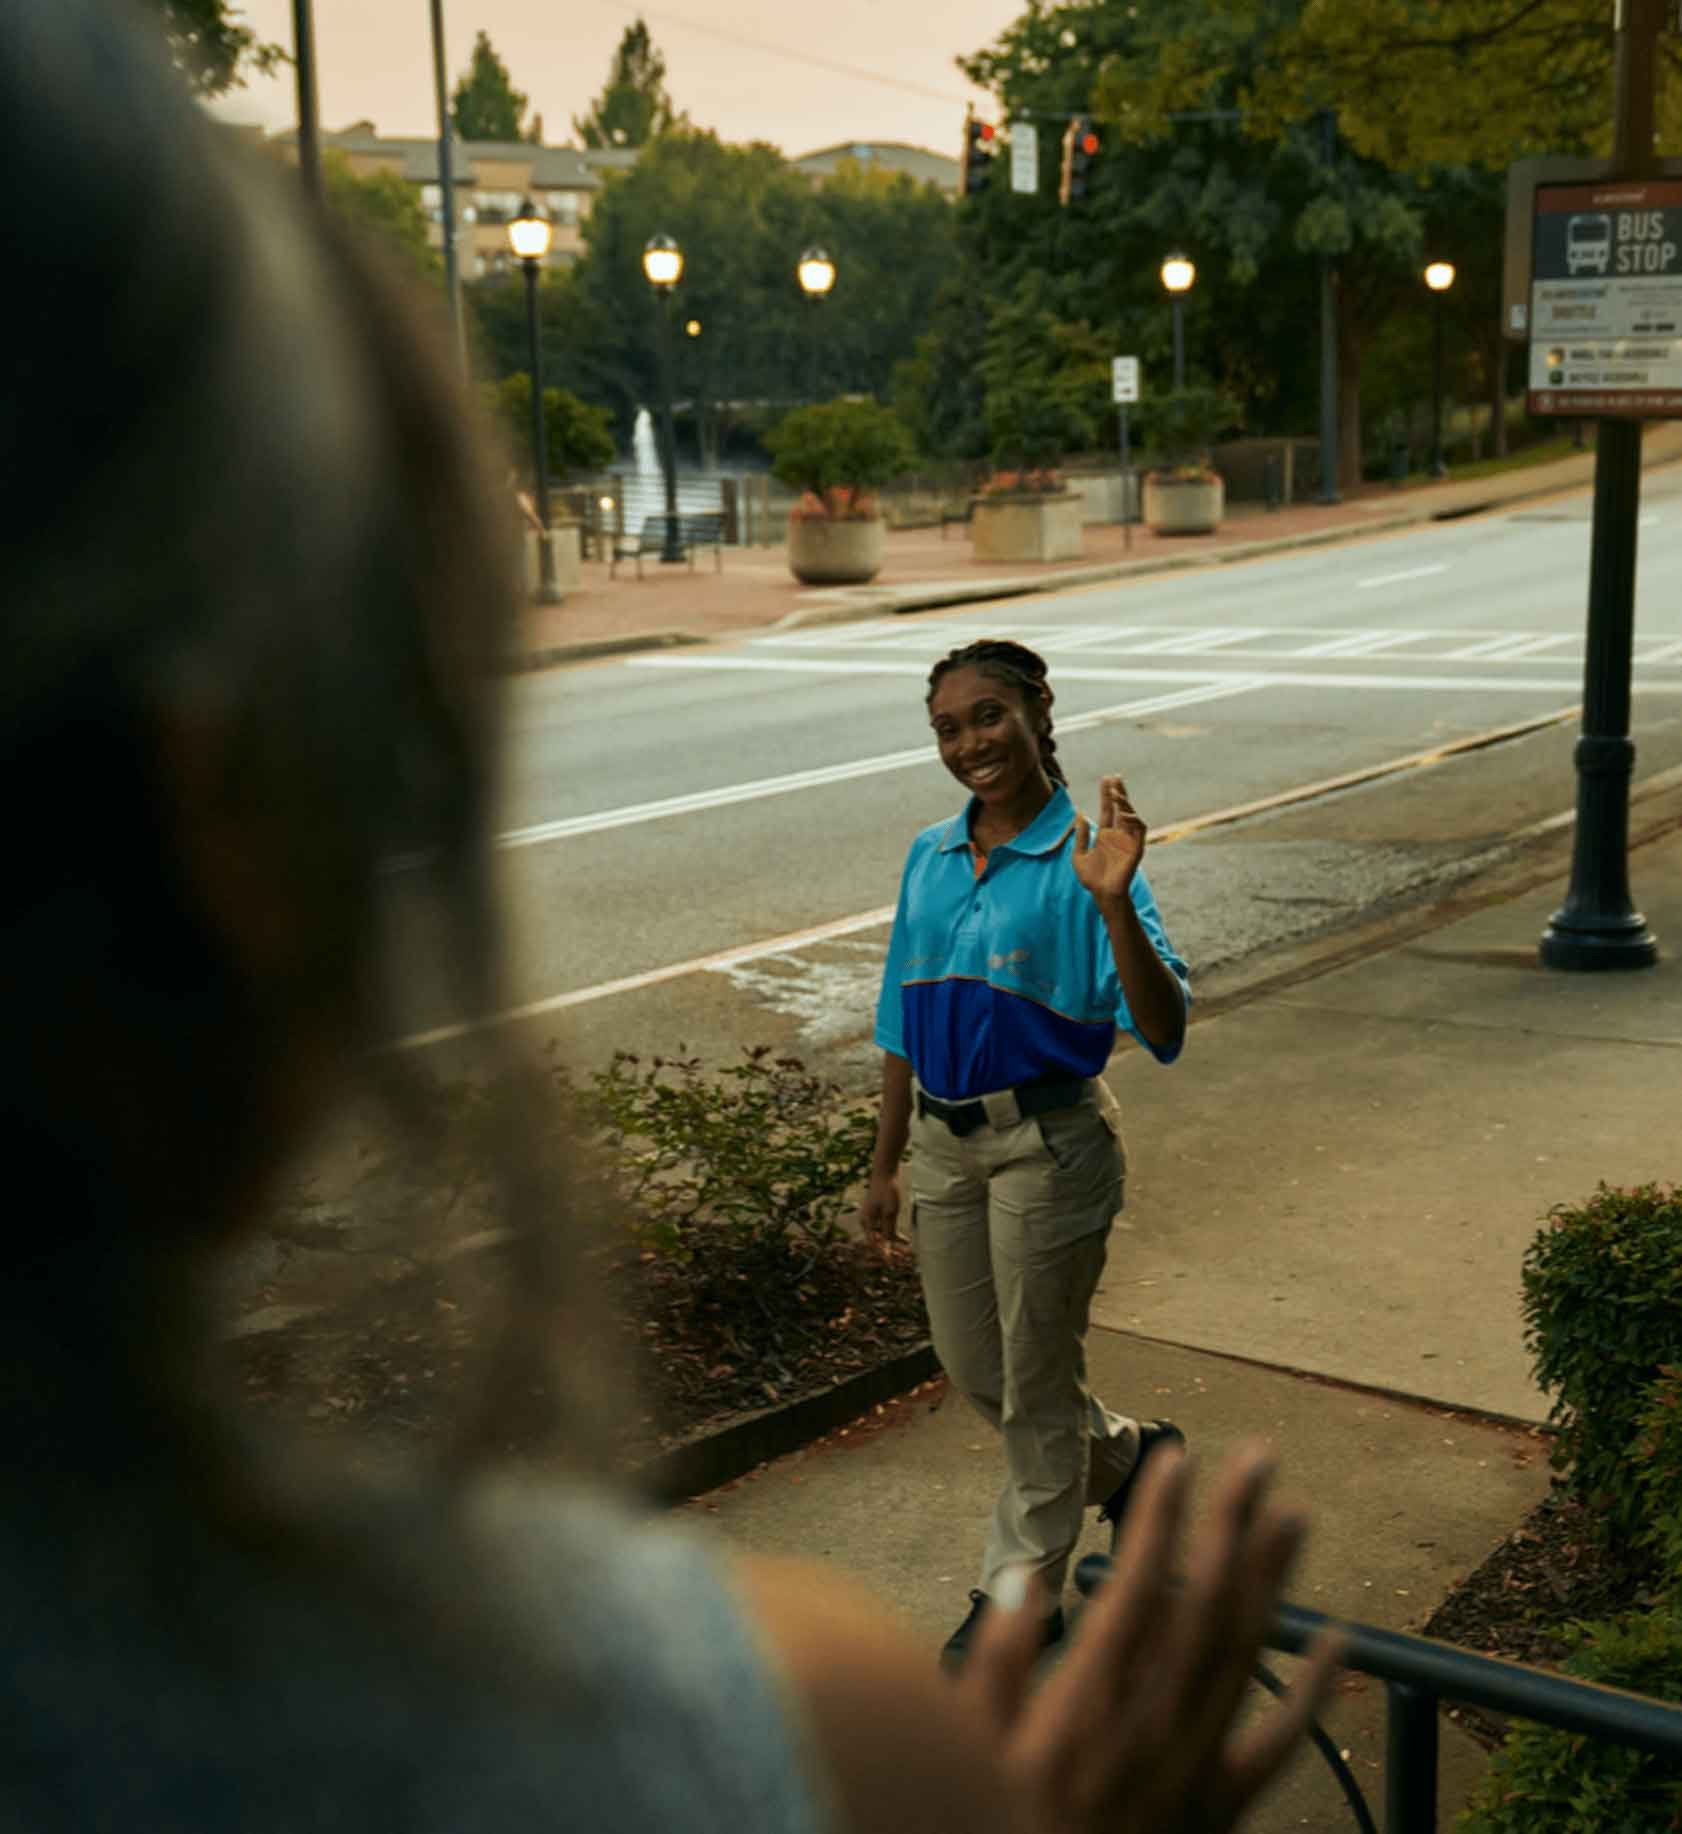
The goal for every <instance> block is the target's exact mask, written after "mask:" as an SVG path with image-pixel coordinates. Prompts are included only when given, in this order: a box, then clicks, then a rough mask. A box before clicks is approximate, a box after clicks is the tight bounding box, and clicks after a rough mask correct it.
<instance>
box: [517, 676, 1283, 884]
mask: <svg viewBox="0 0 1682 1834" xmlns="http://www.w3.org/2000/svg"><path fill="white" fill-rule="evenodd" d="M789 666H790V667H795V668H799V667H802V666H808V665H802V664H799V663H791V664H790V665H789ZM855 666H857V667H861V668H878V667H892V668H894V671H895V672H896V673H898V672H899V670H898V668H897V667H896V666H895V665H891V664H858V665H855ZM1065 673H1067V671H1065ZM1260 685H1261V684H1260V683H1259V681H1257V680H1255V679H1253V678H1251V677H1250V676H1247V675H1233V676H1227V677H1225V678H1224V679H1222V680H1219V681H1210V680H1209V679H1208V677H1207V676H1202V677H1199V678H1197V682H1196V685H1195V686H1193V687H1189V688H1178V689H1175V690H1173V691H1171V692H1168V693H1162V694H1152V695H1147V696H1145V697H1144V698H1143V699H1140V700H1130V701H1122V702H1120V703H1119V704H1118V705H1116V706H1113V707H1098V708H1095V709H1094V710H1093V711H1092V712H1090V713H1078V714H1074V715H1072V716H1070V717H1068V718H1063V719H1059V720H1058V722H1057V730H1058V733H1059V734H1060V735H1061V734H1063V733H1069V732H1084V731H1087V730H1089V729H1090V728H1091V727H1094V726H1102V725H1105V724H1106V723H1107V722H1109V721H1111V720H1120V719H1129V718H1135V717H1137V716H1139V715H1141V714H1147V713H1167V712H1169V711H1170V710H1171V709H1173V708H1175V707H1190V706H1195V705H1196V704H1197V703H1198V702H1200V701H1211V700H1226V699H1228V698H1230V697H1231V696H1232V695H1235V694H1247V693H1249V692H1250V691H1251V690H1252V689H1253V688H1256V687H1259V686H1260ZM933 757H934V746H933V742H932V741H931V742H930V743H928V744H926V745H918V746H916V747H914V748H913V749H911V750H908V751H890V752H883V753H881V754H879V755H878V756H876V757H874V758H853V759H849V760H848V762H847V763H845V764H826V765H821V766H819V767H818V768H816V769H814V770H806V771H790V772H788V773H787V774H786V775H784V776H780V777H760V778H757V779H754V780H753V781H751V782H747V783H727V784H721V785H719V786H718V787H717V788H716V789H711V790H697V791H695V792H694V793H693V794H691V795H688V796H666V797H662V798H661V799H660V800H659V801H657V802H639V803H632V804H630V805H628V806H626V807H624V808H619V809H600V810H597V811H596V812H595V813H594V814H592V815H574V816H571V817H569V818H568V819H566V820H564V821H546V822H537V823H535V824H534V825H533V826H531V827H529V828H512V829H510V830H508V832H506V833H504V834H499V835H498V836H497V837H496V845H497V846H498V847H500V848H504V849H509V848H515V847H545V846H548V845H549V844H550V842H552V841H566V840H574V839H576V838H577V837H578V836H579V835H583V834H604V833H606V832H607V831H608V830H609V829H612V828H628V827H632V826H634V825H639V824H641V823H644V822H651V821H662V820H664V819H665V818H666V817H668V816H672V815H695V814H699V813H700V812H701V811H702V810H705V809H723V808H728V807H729V806H730V805H731V804H733V803H738V802H757V801H759V800H760V798H762V797H765V796H788V795H792V794H793V793H795V792H796V791H799V790H815V789H822V788H824V787H825V786H827V785H829V784H832V783H849V782H851V781H852V780H853V779H854V778H856V777H874V776H878V775H880V774H881V773H882V772H884V771H899V770H909V769H911V768H912V767H913V766H915V765H919V764H924V765H926V764H928V763H929V762H930V761H931V760H932V759H933Z"/></svg>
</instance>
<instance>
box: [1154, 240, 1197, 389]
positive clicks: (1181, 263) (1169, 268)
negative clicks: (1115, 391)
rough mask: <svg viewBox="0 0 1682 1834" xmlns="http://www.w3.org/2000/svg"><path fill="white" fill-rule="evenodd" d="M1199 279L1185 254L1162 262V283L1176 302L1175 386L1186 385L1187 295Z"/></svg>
mask: <svg viewBox="0 0 1682 1834" xmlns="http://www.w3.org/2000/svg"><path fill="white" fill-rule="evenodd" d="M1196 279H1197V269H1196V268H1195V267H1193V266H1192V264H1191V262H1190V261H1188V260H1187V259H1186V257H1185V256H1184V255H1170V256H1169V257H1168V259H1167V260H1166V261H1164V262H1163V264H1162V284H1163V286H1164V287H1165V288H1167V290H1168V297H1169V298H1170V299H1171V300H1172V301H1173V302H1174V387H1175V388H1176V389H1182V388H1184V387H1185V385H1186V295H1187V294H1188V293H1189V292H1190V291H1191V288H1192V283H1193V282H1194V281H1195V280H1196Z"/></svg>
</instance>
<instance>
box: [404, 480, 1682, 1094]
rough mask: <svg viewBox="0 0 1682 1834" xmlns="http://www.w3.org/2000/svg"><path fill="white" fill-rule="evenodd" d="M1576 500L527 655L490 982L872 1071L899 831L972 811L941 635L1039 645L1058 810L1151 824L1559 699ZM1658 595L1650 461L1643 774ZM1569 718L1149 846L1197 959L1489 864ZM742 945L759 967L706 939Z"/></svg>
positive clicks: (554, 1015)
mask: <svg viewBox="0 0 1682 1834" xmlns="http://www.w3.org/2000/svg"><path fill="white" fill-rule="evenodd" d="M1588 510H1589V503H1588V498H1587V496H1586V494H1585V495H1577V496H1572V497H1566V498H1560V499H1557V500H1554V501H1552V502H1550V503H1547V504H1544V505H1541V506H1533V507H1528V508H1524V509H1520V510H1517V511H1515V512H1513V513H1510V514H1506V515H1501V516H1494V517H1488V518H1478V519H1474V520H1467V521H1464V522H1457V523H1449V524H1440V525H1434V526H1432V527H1430V528H1427V529H1424V530H1419V531H1412V532H1409V533H1407V534H1404V535H1399V536H1391V537H1385V538H1379V539H1373V540H1367V541H1360V542H1352V543H1348V544H1343V545H1338V546H1331V547H1321V548H1314V549H1308V550H1303V551H1301V552H1297V553H1293V554H1289V555H1283V556H1279V557H1276V558H1272V559H1265V560H1258V561H1253V562H1249V563H1245V564H1243V565H1238V566H1231V567H1224V568H1210V569H1208V570H1200V571H1196V572H1193V573H1189V574H1177V575H1168V576H1161V577H1155V578H1150V579H1145V580H1140V581H1137V582H1134V583H1130V584H1117V585H1106V586H1101V587H1087V588H1082V589H1079V590H1075V591H1068V592H1060V593H1048V594H1045V595H1043V596H1038V597H1033V598H1023V599H1015V600H1011V601H1009V602H1008V603H1005V604H1000V605H984V606H977V607H968V608H964V609H962V610H957V611H953V612H949V613H925V614H920V615H916V616H910V617H898V618H890V619H885V620H879V621H875V622H870V623H859V624H851V625H841V626H832V627H828V628H825V629H821V630H813V631H805V632H790V633H786V634H782V635H776V634H767V635H765V636H762V637H759V638H756V639H754V640H751V641H746V642H742V643H739V644H735V645H729V646H718V647H712V648H708V649H702V650H693V651H678V652H664V653H657V654H651V655H643V656H639V657H634V658H627V659H624V660H618V661H611V662H603V663H599V664H594V665H590V666H586V667H578V668H572V669H563V670H552V671H549V672H546V673H543V674H538V675H532V676H526V677H521V678H518V679H516V680H515V681H513V682H512V683H511V684H510V689H509V692H510V696H511V720H510V754H509V761H508V773H507V784H506V790H505V795H504V798H503V806H502V810H501V814H500V821H499V827H500V829H501V839H502V849H503V851H502V853H501V867H502V873H503V879H504V888H505V892H506V896H507V900H508V906H509V910H510V913H511V917H512V928H511V938H512V948H511V962H510V976H511V984H510V987H509V999H510V1004H511V1006H512V1007H514V1008H518V1009H522V1010H523V1011H525V1013H526V1016H525V1017H524V1018H522V1019H521V1020H520V1021H519V1023H520V1024H521V1025H522V1026H523V1027H525V1028H526V1033H527V1035H528V1036H529V1037H532V1038H534V1039H535V1038H538V1037H543V1036H548V1035H554V1036H556V1037H558V1038H559V1039H560V1040H561V1043H562V1047H563V1049H565V1050H567V1051H568V1052H569V1054H571V1055H573V1056H575V1057H579V1058H581V1059H583V1060H585V1061H591V1060H594V1059H597V1058H599V1057H601V1056H602V1055H605V1053H606V1052H607V1051H608V1050H609V1049H611V1048H612V1047H613V1046H614V1045H615V1044H619V1043H624V1044H627V1045H629V1046H631V1047H632V1048H637V1049H641V1050H660V1049H664V1050H671V1049H673V1048H675V1047H676V1046H677V1045H678V1044H679V1043H680V1042H681V1043H683V1044H685V1045H687V1046H688V1047H689V1048H691V1049H695V1050H699V1051H702V1052H703V1053H705V1054H707V1055H709V1056H713V1057H719V1056H727V1055H729V1054H730V1053H731V1052H733V1051H734V1049H735V1048H736V1046H737V1045H738V1044H742V1043H754V1042H771V1043H776V1044H778V1045H780V1046H785V1047H794V1048H798V1049H799V1050H801V1051H802V1053H803V1054H805V1055H807V1056H809V1057H816V1058H819V1059H821V1060H824V1061H825V1062H826V1064H827V1065H828V1067H832V1068H835V1067H845V1068H848V1069H851V1070H852V1071H855V1072H856V1071H861V1070H862V1069H863V1067H864V1066H866V1065H867V1064H868V1063H869V1062H870V1060H871V1056H872V1054H871V1052H870V1050H869V1046H868V1032H869V1025H870V1015H871V1010H872V1006H873V1002H874V997H875V987H876V979H877V974H878V972H879V967H880V962H881V956H882V948H883V945H884V942H885V939H886V927H885V925H884V923H883V922H882V921H881V916H880V913H881V912H882V911H883V909H884V908H885V907H887V906H890V905H891V904H892V901H893V898H894V895H895V890H896V887H897V881H898V874H899V869H900V865H901V862H902V860H903V858H904V853H905V849H906V846H907V843H908V842H909V840H910V838H911V836H912V835H913V834H914V833H915V832H916V831H917V829H918V828H920V827H922V826H924V825H926V824H927V823H929V822H932V821H937V820H940V819H941V818H943V817H944V816H946V815H948V814H949V813H951V812H952V811H953V809H954V808H955V807H956V806H957V802H958V793H957V791H956V787H955V786H954V785H953V784H952V783H951V781H950V779H948V778H947V777H946V775H945V773H944V772H943V771H942V770H941V768H940V766H939V765H938V763H937V761H936V759H935V756H934V751H933V746H932V743H931V742H930V739H929V736H928V730H927V725H926V722H925V718H924V714H923V705H922V695H923V680H924V678H925V676H926V673H927V670H928V667H929V665H930V663H931V662H932V661H933V659H934V658H935V657H937V656H938V655H940V654H941V653H943V652H944V651H945V650H946V648H947V647H949V646H950V645H952V644H956V643H961V642H965V641H967V640H969V639H970V638H971V637H974V636H977V635H981V634H1010V635H1016V636H1020V637H1021V638H1022V639H1023V640H1024V641H1026V642H1029V643H1031V644H1033V645H1035V646H1036V647H1038V648H1040V649H1042V650H1043V651H1044V652H1045V653H1046V655H1047V656H1048V658H1049V660H1050V663H1051V679H1052V683H1053V686H1054V688H1055V690H1056V696H1057V700H1056V721H1057V732H1058V741H1059V756H1060V757H1061V759H1062V760H1063V762H1064V764H1065V767H1066V769H1067V770H1068V773H1069V776H1070V780H1071V783H1072V785H1073V787H1074V789H1075V793H1076V800H1077V802H1083V801H1089V800H1090V799H1091V797H1092V795H1093V792H1094V788H1095V785H1096V781H1097V778H1098V777H1099V775H1100V774H1101V773H1103V772H1106V771H1120V772H1121V773H1122V774H1123V775H1124V776H1125V777H1126V779H1127V781H1128V785H1129V789H1130V791H1131V792H1132V794H1133V797H1134V800H1135V802H1136V803H1137V804H1138V806H1139V807H1140V809H1141V811H1142V812H1144V814H1145V815H1146V817H1147V819H1148V820H1149V821H1150V822H1151V824H1152V826H1153V828H1156V829H1164V828H1168V829H1171V828H1172V827H1173V826H1174V825H1176V824H1182V823H1185V822H1188V821H1192V820H1195V819H1197V818H1200V817H1204V816H1207V815H1210V814H1211V813H1215V812H1220V811H1226V810H1230V809H1232V808H1234V807H1236V806H1238V805H1247V804H1250V803H1252V802H1254V801H1257V800H1261V799H1267V798H1273V797H1279V796H1282V795H1284V794H1287V793H1289V792H1291V791H1293V790H1296V789H1298V788H1300V787H1302V786H1307V785H1313V784H1316V783H1320V782H1323V781H1324V780H1326V779H1329V778H1335V777H1338V776H1340V775H1342V774H1344V773H1348V772H1351V771H1361V770H1367V769H1370V768H1371V767H1374V766H1378V765H1381V764H1384V763H1387V762H1389V761H1392V760H1397V759H1401V758H1406V757H1409V756H1412V755H1414V754H1417V753H1420V752H1422V751H1427V750H1430V749H1431V748H1435V747H1439V746H1443V745H1445V744H1451V743H1452V742H1454V741H1456V740H1462V739H1465V738H1467V737H1469V736H1471V735H1475V734H1481V733H1485V732H1488V731H1490V730H1492V729H1496V728H1508V727H1512V726H1516V725H1522V724H1525V723H1529V722H1536V721H1539V720H1542V719H1544V718H1545V716H1548V715H1550V714H1555V713H1559V712H1561V711H1563V710H1565V709H1567V708H1569V707H1571V706H1572V705H1573V704H1574V703H1575V702H1576V701H1577V699H1578V697H1579V693H1580V687H1581V676H1582V633H1583V626H1584V616H1585V605H1586V596H1587V578H1588V550H1589V534H1588V527H1589V525H1588ZM1679 595H1682V473H1678V472H1667V473H1660V474H1657V475H1656V476H1654V477H1650V478H1649V479H1648V480H1647V489H1646V494H1645V499H1644V510H1643V526H1642V530H1641V570H1640V586H1639V599H1638V613H1637V639H1636V670H1635V680H1636V687H1637V696H1636V715H1635V723H1636V731H1637V737H1638V742H1639V744H1640V747H1641V761H1640V765H1639V767H1638V774H1642V773H1645V772H1648V771H1651V770H1654V769H1658V768H1662V767H1664V766H1665V765H1667V764H1669V763H1675V762H1678V761H1682V621H1679V620H1678V619H1677V618H1676V617H1675V615H1674V609H1673V608H1674V607H1675V606H1676V604H1677V603H1678V599H1679ZM1573 732H1574V723H1567V724H1564V725H1559V726H1555V727H1553V728H1551V729H1545V730H1542V731H1540V732H1539V733H1538V734H1537V735H1536V736H1534V737H1531V738H1525V739H1515V740H1514V741H1512V742H1510V743H1507V744H1504V745H1502V746H1499V747H1496V748H1495V749H1494V750H1493V751H1490V752H1479V753H1477V754H1476V755H1475V756H1474V757H1472V758H1469V759H1467V760H1464V761H1460V762H1455V763H1451V764H1445V765H1443V766H1441V767H1439V768H1438V769H1435V770H1432V771H1430V772H1428V773H1425V775H1424V777H1423V778H1422V777H1421V774H1420V773H1418V772H1413V773H1409V774H1407V775H1406V776H1399V777H1396V778H1392V779H1387V780H1386V781H1385V782H1383V783H1381V784H1380V785H1378V786H1376V787H1374V788H1370V789H1363V790H1360V791H1354V792H1347V793H1344V794H1339V795H1333V796H1325V797H1319V798H1314V799H1311V800H1310V801H1308V802H1307V803H1306V804H1304V805H1302V806H1300V807H1298V808H1296V809H1294V810H1293V811H1292V812H1291V813H1289V814H1288V815H1284V816H1277V815H1263V816H1258V817H1254V818H1251V819H1249V820H1247V821H1245V822H1241V823H1239V824H1236V825H1228V824H1221V825H1217V826H1215V827H1213V828H1211V829H1208V830H1206V831H1204V832H1202V833H1199V834H1197V835H1195V836H1193V837H1189V838H1186V839H1184V840H1182V841H1179V842H1177V843H1175V844H1173V845H1168V846H1163V847H1161V848H1160V849H1159V850H1157V851H1155V852H1154V853H1153V855H1152V857H1151V859H1150V862H1149V870H1150V873H1151V876H1152V880H1153V883H1154V884H1155V886H1156V888H1157V892H1158V896H1159V899H1160V901H1161V903H1162V905H1163V908H1164V912H1165V915H1166V917H1167V921H1168V924H1169V928H1170V932H1171V934H1172V935H1173V936H1174V939H1175V941H1176V943H1177V944H1178V945H1179V946H1180V947H1181V948H1182V950H1183V951H1184V952H1185V953H1186V955H1187V956H1188V957H1189V959H1190V960H1191V962H1192V964H1193V971H1194V976H1195V974H1196V973H1197V972H1198V971H1199V970H1207V969H1209V968H1211V967H1214V966H1217V965H1220V964H1230V963H1232V962H1233V961H1235V960H1237V959H1239V958H1242V957H1245V956H1248V955H1251V954H1253V953H1254V952H1256V951H1260V950H1266V949H1268V948H1270V947H1272V946H1274V945H1277V944H1279V943H1281V942H1285V941H1289V940H1292V939H1294V938H1299V937H1301V936H1303V935H1305V934H1309V933H1311V932H1313V931H1314V930H1316V929H1321V928H1326V927H1330V926H1335V925H1337V924H1340V923H1346V922H1347V921H1349V919H1350V918H1351V917H1352V916H1355V915H1358V914H1360V913H1362V912H1363V911H1367V910H1370V909H1371V908H1373V907H1374V905H1376V904H1381V903H1383V902H1385V901H1388V900H1395V899H1398V898H1407V897H1417V896H1419V895H1420V894H1421V893H1423V892H1428V891H1429V890H1430V889H1431V888H1432V887H1434V886H1437V885H1441V884H1444V883H1447V882H1449V881H1451V880H1453V879H1454V878H1456V877H1457V876H1462V875H1463V874H1464V873H1465V872H1467V871H1469V870H1473V869H1475V868H1476V866H1477V865H1478V864H1479V863H1481V862H1483V861H1485V860H1486V859H1487V858H1488V857H1489V855H1490V852H1491V849H1492V848H1498V847H1499V846H1500V845H1501V844H1502V842H1503V841H1504V840H1505V838H1506V837H1507V836H1508V835H1509V834H1510V833H1511V832H1512V831H1513V830H1514V829H1517V828H1519V827H1522V826H1523V825H1524V823H1525V822H1527V821H1533V820H1535V819H1537V818H1539V817H1541V816H1546V815H1551V814H1554V813H1556V812H1558V811H1559V810H1561V809H1564V808H1567V807H1569V806H1570V804H1571V802H1572V799H1573V793H1574V791H1573V784H1572V780H1571V771H1570V740H1571V736H1572V734H1573ZM1421 781H1426V782H1428V783H1429V785H1430V788H1428V789H1427V790H1425V791H1424V792H1421V789H1420V787H1419V785H1420V782H1421ZM813 931H819V932H824V933H823V934H819V935H817V936H812V935H810V934H809V933H810V932H813ZM732 951H734V952H738V953H739V954H741V953H743V952H745V957H744V958H743V959H736V960H726V961H724V962H722V963H720V962H717V961H712V960H710V958H714V957H717V956H719V955H721V954H726V953H727V952H732ZM696 964H706V965H704V966H697V965H696ZM406 999H407V1007H406V1010H405V1012H404V1014H403V1023H404V1025H405V1027H406V1029H407V1030H408V1031H409V1033H410V1034H411V1035H412V1036H414V1035H425V1034H426V1033H428V1032H429V1030H431V1029H432V1028H434V1027H436V1026H437V1025H438V1023H439V1021H440V1019H441V1018H442V1017H443V1016H444V1014H445V1010H446V1009H445V1008H444V1007H443V1005H442V1004H441V1003H440V1002H439V1001H438V1000H437V999H436V998H434V997H433V995H432V994H431V993H430V992H429V991H428V978H427V976H426V975H425V974H424V973H422V972H420V971H419V970H417V972H416V973H415V974H414V975H412V976H411V977H410V979H409V986H408V989H407V994H406Z"/></svg>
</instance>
